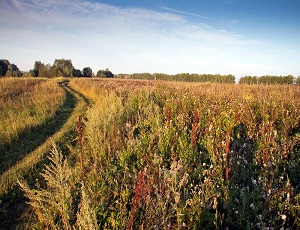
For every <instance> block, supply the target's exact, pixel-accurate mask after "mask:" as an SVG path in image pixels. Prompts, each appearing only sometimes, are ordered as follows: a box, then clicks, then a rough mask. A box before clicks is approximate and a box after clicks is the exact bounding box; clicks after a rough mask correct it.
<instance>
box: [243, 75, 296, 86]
mask: <svg viewBox="0 0 300 230" xmlns="http://www.w3.org/2000/svg"><path fill="white" fill-rule="evenodd" d="M239 84H248V85H252V84H264V85H271V84H280V85H284V84H288V85H292V84H298V85H299V84H300V76H298V77H297V78H295V77H294V76H293V75H287V76H274V75H264V76H259V77H258V76H245V77H241V78H240V80H239Z"/></svg>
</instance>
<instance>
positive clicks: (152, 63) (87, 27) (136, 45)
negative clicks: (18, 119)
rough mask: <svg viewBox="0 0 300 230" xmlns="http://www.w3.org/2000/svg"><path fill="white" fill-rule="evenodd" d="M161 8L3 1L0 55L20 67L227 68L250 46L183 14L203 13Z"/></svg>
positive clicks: (66, 0) (79, 0) (81, 0)
mask: <svg viewBox="0 0 300 230" xmlns="http://www.w3.org/2000/svg"><path fill="white" fill-rule="evenodd" d="M163 9H165V10H166V11H167V12H161V11H155V10H151V9H143V8H134V7H127V8H126V7H125V8H122V7H117V6H113V5H109V4H103V3H96V2H92V1H89V0H60V1H56V0H31V1H29V0H2V1H0V15H1V16H0V17H1V21H2V22H1V24H0V50H1V54H2V55H4V56H3V58H8V59H13V60H12V61H13V62H15V63H16V64H18V65H20V66H19V67H20V68H21V69H24V70H28V69H29V68H32V65H33V63H34V61H35V60H41V61H43V62H46V63H47V62H52V61H53V60H54V59H55V58H61V57H64V58H71V59H72V61H73V64H74V65H75V66H76V67H77V68H83V67H84V66H85V65H90V66H91V67H92V68H93V70H94V71H96V70H97V69H99V68H105V67H109V68H111V69H112V70H113V71H116V72H144V71H148V72H154V71H157V72H166V73H178V72H187V71H188V72H199V73H201V72H219V73H226V72H227V73H228V72H231V70H232V68H233V67H231V66H236V64H233V63H235V62H236V61H238V56H237V55H235V54H236V53H235V52H234V51H235V50H239V52H240V54H241V55H242V53H243V52H244V51H243V49H244V48H243V47H244V46H246V45H249V44H253V41H249V40H248V39H245V38H243V37H242V36H240V35H238V34H234V33H231V32H230V31H226V30H223V29H222V28H214V27H212V26H210V25H209V23H208V22H207V23H202V24H201V23H195V22H193V21H189V20H188V18H186V17H183V16H182V14H183V15H190V16H195V17H200V18H203V19H208V18H207V17H205V16H203V15H199V14H192V13H188V12H182V11H177V10H174V9H171V8H167V7H164V8H163ZM244 53H245V52H244ZM1 58H2V57H1ZM14 60H15V61H14ZM216 63H218V69H216ZM213 70H215V71H213Z"/></svg>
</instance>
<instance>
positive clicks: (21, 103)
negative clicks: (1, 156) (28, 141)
mask: <svg viewBox="0 0 300 230" xmlns="http://www.w3.org/2000/svg"><path fill="white" fill-rule="evenodd" d="M65 97H66V95H65V92H64V90H63V89H62V88H60V87H58V86H57V81H56V80H45V79H35V78H17V79H16V78H2V79H0V111H1V113H0V151H1V152H2V151H4V147H5V146H8V145H10V144H11V143H12V142H13V141H15V140H17V139H18V138H19V137H20V135H26V133H28V132H32V131H34V129H35V128H36V127H38V126H40V125H42V124H43V123H45V121H46V120H47V119H49V118H51V117H53V116H54V114H55V111H57V110H58V109H59V108H61V107H62V105H63V103H64V101H65Z"/></svg>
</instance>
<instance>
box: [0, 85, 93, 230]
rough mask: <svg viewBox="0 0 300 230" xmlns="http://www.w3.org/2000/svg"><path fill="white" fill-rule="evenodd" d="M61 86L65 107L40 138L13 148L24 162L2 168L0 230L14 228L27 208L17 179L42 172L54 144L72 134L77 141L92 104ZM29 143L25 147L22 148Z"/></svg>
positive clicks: (33, 138) (68, 88) (45, 128)
mask: <svg viewBox="0 0 300 230" xmlns="http://www.w3.org/2000/svg"><path fill="white" fill-rule="evenodd" d="M60 86H61V87H63V89H64V90H65V91H66V96H67V99H66V102H65V104H64V107H63V108H62V109H61V110H60V111H58V113H57V114H56V117H55V119H52V120H53V121H50V122H49V123H47V124H45V125H43V126H42V127H40V128H41V129H40V132H38V135H37V133H35V136H32V137H29V138H28V139H27V138H26V137H24V139H22V140H19V141H18V143H17V144H16V146H14V147H12V148H11V151H12V154H15V155H18V154H19V156H20V155H24V157H23V158H22V159H21V160H19V161H17V162H11V164H13V166H11V167H9V168H7V167H4V166H3V169H6V171H4V172H3V173H2V174H1V175H0V223H1V225H0V229H15V227H16V225H17V224H18V222H19V218H20V216H21V215H22V212H24V210H25V209H26V208H28V206H27V205H26V203H25V199H24V196H23V193H22V192H21V191H20V189H19V188H18V186H17V185H16V183H17V180H18V179H19V178H22V177H27V176H28V175H30V177H31V176H33V175H36V174H37V173H39V171H40V170H41V166H38V165H39V164H40V165H41V162H45V159H46V156H47V154H48V153H49V151H50V150H51V148H52V145H53V143H58V144H63V143H66V142H68V141H70V140H69V139H70V136H72V135H73V137H72V138H73V139H74V133H76V132H75V130H76V125H77V120H78V117H79V116H82V115H83V114H84V113H85V111H86V109H87V107H88V105H89V100H88V99H87V98H85V97H84V96H82V95H81V94H80V93H78V92H76V91H74V90H73V89H72V88H70V87H69V86H68V83H67V82H66V83H63V84H61V85H60ZM49 133H50V134H51V135H49ZM31 139H32V140H33V143H31ZM27 143H28V146H27V147H26V148H21V146H23V145H25V144H26V145H27ZM32 148H35V149H34V150H33V151H31V152H29V153H27V154H26V150H27V151H28V149H32ZM20 149H22V150H20ZM20 151H23V152H20ZM26 206H27V207H26Z"/></svg>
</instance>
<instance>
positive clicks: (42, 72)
mask: <svg viewBox="0 0 300 230" xmlns="http://www.w3.org/2000/svg"><path fill="white" fill-rule="evenodd" d="M22 76H23V77H30V76H31V77H46V78H54V77H87V78H92V77H97V78H122V79H142V80H165V81H185V82H217V83H227V84H234V83H235V76H234V75H232V74H228V75H221V74H197V73H192V74H190V73H180V74H173V75H170V74H164V73H154V74H151V73H134V74H123V73H121V74H117V75H114V74H113V73H112V72H111V71H110V70H109V69H108V68H106V69H103V70H98V71H97V73H96V74H94V73H93V71H92V69H91V68H90V67H84V68H83V70H80V69H76V68H75V67H74V66H73V64H72V61H71V60H70V59H55V60H54V62H53V65H50V64H44V63H42V62H41V61H35V63H34V66H33V69H31V70H30V71H28V72H23V71H20V70H19V68H18V66H17V65H15V64H12V63H10V62H9V61H8V60H6V59H1V60H0V77H22ZM238 83H239V84H298V85H299V84H300V76H298V77H297V78H296V77H294V76H292V75H287V76H274V75H265V76H244V77H241V78H240V79H239V82H238Z"/></svg>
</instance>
